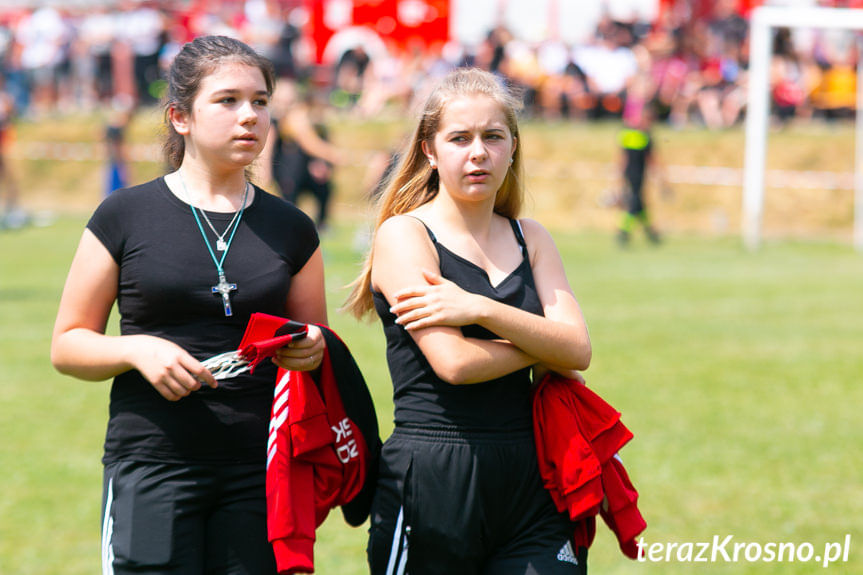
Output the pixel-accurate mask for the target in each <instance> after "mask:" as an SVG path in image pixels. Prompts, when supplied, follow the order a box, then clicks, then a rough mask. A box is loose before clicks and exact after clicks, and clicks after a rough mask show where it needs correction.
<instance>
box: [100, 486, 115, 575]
mask: <svg viewBox="0 0 863 575" xmlns="http://www.w3.org/2000/svg"><path fill="white" fill-rule="evenodd" d="M113 503H114V478H113V477H112V478H111V479H109V480H108V493H107V495H106V496H105V510H104V513H105V515H104V518H103V519H102V575H113V574H114V548H113V547H112V546H111V540H112V539H113V536H114V518H113V517H112V516H111V506H112V505H113Z"/></svg>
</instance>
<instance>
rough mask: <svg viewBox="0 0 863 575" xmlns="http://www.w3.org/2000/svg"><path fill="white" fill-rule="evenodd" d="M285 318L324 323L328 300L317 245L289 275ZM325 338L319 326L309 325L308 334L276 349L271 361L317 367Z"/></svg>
mask: <svg viewBox="0 0 863 575" xmlns="http://www.w3.org/2000/svg"><path fill="white" fill-rule="evenodd" d="M285 313H286V315H287V317H288V318H290V319H292V320H294V321H299V322H302V323H307V324H321V325H327V301H326V292H325V289H324V258H323V256H322V254H321V248H320V246H319V247H318V249H316V250H315V252H314V253H313V254H312V256H311V257H310V258H309V260H308V261H307V262H306V264H305V265H304V266H303V268H302V269H301V270H300V271H299V272H298V273H297V274H296V275H295V276H294V277H293V278H292V279H291V289H290V291H288V301H287V302H286V304H285ZM324 347H325V343H324V338H323V334H321V330H320V329H319V328H318V327H317V326H315V325H310V326H309V334H308V335H307V336H306V337H304V338H302V339H299V340H296V341H294V342H291V343H290V344H289V345H287V346H285V347H283V348H281V349H279V350H278V351H277V352H276V356H275V358H274V362H275V363H276V365H278V366H279V367H282V368H284V369H289V370H294V371H311V370H314V369H317V367H318V366H320V364H321V360H322V359H323V355H324Z"/></svg>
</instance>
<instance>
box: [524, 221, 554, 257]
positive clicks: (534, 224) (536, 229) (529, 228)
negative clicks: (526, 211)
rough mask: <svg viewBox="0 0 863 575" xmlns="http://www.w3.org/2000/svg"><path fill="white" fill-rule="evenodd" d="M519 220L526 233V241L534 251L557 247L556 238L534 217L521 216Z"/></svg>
mask: <svg viewBox="0 0 863 575" xmlns="http://www.w3.org/2000/svg"><path fill="white" fill-rule="evenodd" d="M518 221H519V223H520V224H521V229H522V232H523V233H524V241H525V242H526V243H527V247H528V249H529V250H530V251H531V252H532V253H535V252H536V251H538V250H545V249H548V248H555V244H554V239H553V238H552V237H551V234H550V233H549V231H548V230H547V229H546V228H545V226H543V225H542V224H541V223H539V222H538V221H536V220H534V219H532V218H521V219H519V220H518ZM555 249H556V248H555Z"/></svg>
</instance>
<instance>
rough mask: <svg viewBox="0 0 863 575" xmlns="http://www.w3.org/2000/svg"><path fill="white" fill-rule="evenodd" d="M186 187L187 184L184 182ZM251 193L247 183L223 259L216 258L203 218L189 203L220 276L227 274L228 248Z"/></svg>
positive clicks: (226, 243)
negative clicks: (202, 223)
mask: <svg viewBox="0 0 863 575" xmlns="http://www.w3.org/2000/svg"><path fill="white" fill-rule="evenodd" d="M184 187H185V184H184ZM248 195H249V184H248V183H247V184H246V189H245V191H244V192H243V205H242V206H240V213H239V214H238V215H237V221H236V222H235V223H234V229H233V230H231V235H230V236H228V241H227V242H225V251H224V252H222V257H221V259H217V258H216V254H215V252H214V251H213V247H212V246H211V245H210V240H208V239H207V232H206V231H204V226H203V225H201V218H200V217H199V216H198V210H196V209H195V206H193V205H192V204H189V207H191V208H192V215H193V216H195V223H197V224H198V229H199V230H200V231H201V237H203V238H204V243H205V244H207V251H208V252H210V257H211V258H213V263H214V264H216V271H217V272H219V277H223V276H224V275H225V270H224V268H223V267H222V265H223V264H224V263H225V258H226V257H227V255H228V250H230V249H231V242H232V241H234V234H236V233H237V228H239V227H240V220H242V219H243V210H245V209H246V198H247V197H248Z"/></svg>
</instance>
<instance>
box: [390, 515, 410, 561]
mask: <svg viewBox="0 0 863 575" xmlns="http://www.w3.org/2000/svg"><path fill="white" fill-rule="evenodd" d="M404 517H405V508H404V507H400V508H399V518H398V519H397V520H396V528H395V529H394V530H393V544H392V547H390V560H389V563H387V575H404V573H405V568H406V567H407V564H408V538H407V535H406V534H405V527H404V526H403V524H404Z"/></svg>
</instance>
